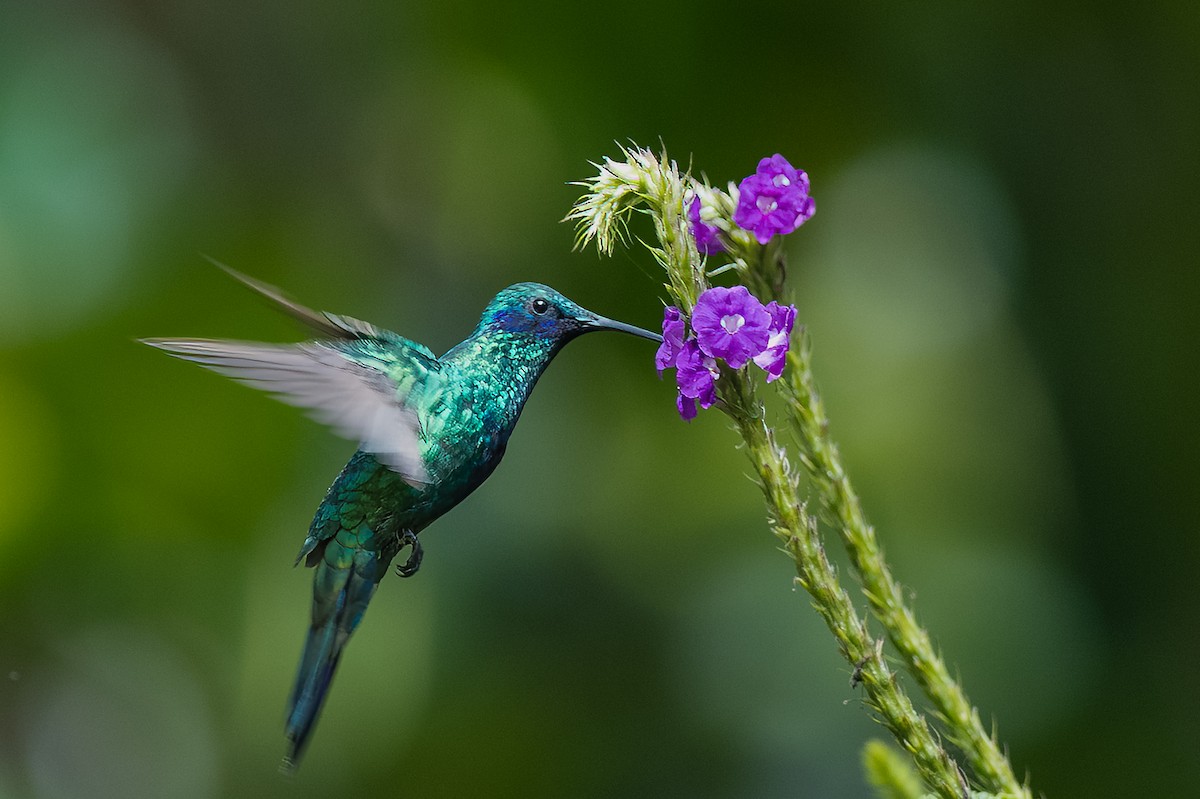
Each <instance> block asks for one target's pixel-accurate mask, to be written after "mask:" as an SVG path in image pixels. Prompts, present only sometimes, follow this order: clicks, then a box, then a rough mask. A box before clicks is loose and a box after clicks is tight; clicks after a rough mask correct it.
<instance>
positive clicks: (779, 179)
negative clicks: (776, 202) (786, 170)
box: [771, 175, 792, 188]
mask: <svg viewBox="0 0 1200 799" xmlns="http://www.w3.org/2000/svg"><path fill="white" fill-rule="evenodd" d="M771 182H772V183H774V184H775V185H776V186H778V187H780V188H783V187H784V186H790V185H792V182H791V181H790V180H788V176H787V175H776V176H775V177H774V178H772V179H771Z"/></svg>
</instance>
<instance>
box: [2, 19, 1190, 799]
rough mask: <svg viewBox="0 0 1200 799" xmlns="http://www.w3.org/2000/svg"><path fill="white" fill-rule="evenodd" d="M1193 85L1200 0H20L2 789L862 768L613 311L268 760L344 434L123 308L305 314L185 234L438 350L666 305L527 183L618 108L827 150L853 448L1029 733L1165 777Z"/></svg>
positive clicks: (814, 300) (835, 327)
mask: <svg viewBox="0 0 1200 799" xmlns="http://www.w3.org/2000/svg"><path fill="white" fill-rule="evenodd" d="M1198 83H1200V13H1198V12H1197V7H1196V5H1195V4H1194V3H1188V2H1177V3H1171V2H1150V3H1142V4H1137V5H1136V6H1133V7H1130V6H1126V5H1121V4H1110V5H1103V4H1088V3H1074V2H1069V0H1058V1H1057V2H1045V3H1013V2H978V3H971V4H961V3H953V2H935V3H928V4H921V6H920V7H917V6H913V5H911V4H907V5H903V6H896V7H894V8H889V7H888V6H886V5H881V4H878V3H863V2H843V3H837V4H811V3H803V4H802V3H791V4H776V3H767V4H745V5H736V4H735V5H732V6H731V5H730V4H728V3H724V2H710V1H698V0H692V2H687V3H683V2H668V3H644V2H625V1H624V0H621V1H619V2H612V3H606V4H603V5H602V6H601V5H595V4H574V3H562V2H533V3H516V4H492V3H485V2H465V3H438V2H430V1H429V0H416V1H414V2H402V3H382V2H380V3H343V4H333V3H311V2H301V3H290V4H283V3H277V4H264V3H251V4H242V3H234V2H227V1H226V0H218V2H212V3H186V2H179V1H178V0H167V1H166V2H137V1H136V0H135V1H134V2H88V3H84V2H77V3H67V2H53V1H51V2H43V3H37V4H34V3H20V2H16V1H15V0H4V1H3V2H0V796H3V797H5V799H25V798H26V797H36V798H37V799H43V798H44V799H66V798H67V797H96V798H97V799H107V798H108V797H130V796H147V797H167V798H175V797H178V798H179V799H203V798H204V797H246V796H254V797H258V796H263V797H272V796H278V797H284V796H287V797H293V796H295V797H316V796H328V795H333V794H335V793H336V794H337V795H347V796H455V795H458V796H468V795H475V796H517V795H519V796H524V797H535V796H547V797H558V796H580V797H590V796H597V797H599V796H712V797H733V796H739V797H740V796H762V797H774V796H780V797H782V796H806V797H807V796H812V797H867V796H869V795H870V791H869V789H868V788H867V787H866V785H865V784H864V781H863V778H862V776H861V773H860V769H859V766H858V757H859V751H860V749H861V746H862V744H863V742H864V741H865V740H867V739H868V738H869V737H871V736H874V735H881V734H882V731H881V730H880V729H879V728H878V727H877V726H876V725H875V724H874V723H873V722H872V721H871V720H870V718H869V716H868V714H867V712H865V710H864V708H863V707H862V706H861V705H862V699H863V696H862V693H861V689H859V690H853V689H851V687H850V685H849V672H850V668H849V667H848V666H847V664H845V663H844V662H841V661H840V660H839V659H838V657H837V655H836V653H835V649H834V646H833V643H832V640H831V639H830V638H829V636H828V635H827V633H826V632H825V631H824V629H823V628H822V626H821V623H820V622H819V621H818V619H817V617H816V616H815V614H814V613H813V612H812V611H811V610H810V608H809V607H808V602H807V599H806V597H805V595H804V594H803V593H802V592H796V591H793V590H792V584H791V576H792V572H791V571H790V568H789V563H788V561H787V559H786V558H785V557H784V556H783V555H781V554H780V553H779V552H778V551H777V549H776V544H775V541H774V540H773V538H772V537H771V536H770V535H769V533H768V532H767V530H766V527H765V525H764V518H763V511H762V508H761V503H760V501H759V497H758V495H757V491H756V489H755V487H754V486H753V484H752V483H751V482H750V481H749V480H748V479H746V474H747V468H746V464H745V463H744V462H743V459H742V458H743V456H742V455H741V454H740V453H738V452H737V451H735V450H734V444H735V438H734V435H733V434H732V433H731V431H730V430H729V429H728V427H727V425H726V424H725V423H724V422H723V421H722V419H721V418H720V417H719V416H718V415H717V414H715V413H708V414H704V415H702V416H701V418H700V419H698V420H697V421H696V422H695V423H693V424H691V425H685V424H683V423H682V422H680V421H679V419H678V418H676V416H675V411H674V409H673V392H672V387H671V385H670V382H669V381H666V382H659V381H658V380H657V379H655V375H654V372H653V369H652V364H651V354H652V352H653V347H652V346H651V345H649V344H648V343H647V342H644V341H638V340H636V339H633V338H625V337H619V336H595V337H588V338H586V339H584V340H582V341H580V342H578V343H575V344H573V345H571V347H569V348H568V349H567V351H566V352H565V353H564V354H563V355H562V356H561V357H560V359H559V360H558V362H556V363H555V364H554V366H553V367H552V368H551V369H550V370H549V372H548V373H547V375H546V377H545V378H544V379H543V381H542V383H541V385H540V386H539V387H538V390H537V391H536V392H535V393H534V396H533V398H532V400H531V402H530V403H529V406H528V407H527V409H526V413H525V416H524V418H523V420H522V422H521V425H520V428H519V429H518V431H517V433H516V435H515V436H514V438H513V440H512V442H511V446H510V447H509V451H508V456H507V458H506V461H505V463H504V464H503V466H502V467H501V468H500V469H499V471H498V472H497V473H496V474H495V475H494V476H493V477H492V479H491V480H490V481H489V482H488V483H487V484H486V485H485V486H484V487H483V488H481V489H480V490H479V491H478V492H477V493H476V494H475V495H474V496H472V497H471V498H470V499H468V500H467V501H466V502H465V503H464V504H463V505H462V506H461V507H460V508H459V509H457V510H456V511H455V512H454V513H452V514H451V515H449V516H448V517H446V518H444V519H443V520H441V521H440V522H438V523H437V524H436V525H435V526H434V527H432V528H431V529H430V530H429V531H428V532H427V533H426V535H425V536H423V539H424V541H425V548H426V554H427V557H426V560H425V565H424V568H423V570H422V572H421V574H420V575H419V576H418V577H417V578H416V579H413V580H409V581H402V580H399V579H396V578H389V579H388V580H385V581H384V583H383V585H382V587H381V589H380V591H379V593H378V595H377V598H376V600H375V602H374V603H373V606H372V609H371V611H370V613H368V614H367V617H366V620H365V622H364V624H363V626H362V628H361V629H360V631H359V632H358V634H357V635H356V637H355V640H354V641H353V643H352V645H351V646H350V648H349V650H348V655H347V657H346V658H345V659H344V662H343V666H342V668H341V670H340V674H339V676H338V679H337V680H336V682H335V685H334V688H333V692H332V697H331V699H330V701H329V703H328V706H327V708H326V712H325V714H324V717H323V719H322V721H321V724H320V726H319V728H318V730H317V734H316V736H315V739H314V741H313V744H312V747H311V749H310V752H309V756H308V758H307V760H306V762H305V763H304V764H303V767H302V769H301V770H300V772H299V773H298V774H297V775H296V776H294V777H292V778H290V779H289V778H285V777H282V776H280V775H279V774H278V773H277V772H276V766H277V764H278V760H279V757H280V756H281V754H282V752H283V738H282V716H283V705H284V701H285V699H286V696H287V692H288V690H289V687H290V684H291V680H292V676H293V669H294V666H295V661H296V659H297V657H298V654H299V649H300V645H301V639H302V636H303V631H304V629H305V625H306V618H307V613H308V597H309V577H310V575H309V574H308V573H306V572H304V571H303V570H297V569H293V568H292V567H291V562H292V558H293V556H294V554H295V551H296V549H297V548H298V546H299V544H300V542H301V540H302V538H303V535H304V532H305V530H306V528H307V525H308V522H309V519H310V518H311V514H312V511H313V510H314V509H315V507H316V504H317V503H318V501H319V499H320V497H321V495H322V492H323V491H324V489H325V487H326V486H327V485H328V484H329V482H330V481H331V480H332V479H333V477H334V476H335V475H336V473H337V471H338V470H339V468H340V466H341V464H342V463H343V462H344V460H345V459H346V458H347V457H348V456H349V454H350V453H351V451H352V449H353V445H352V444H349V443H346V442H343V441H340V440H337V439H335V438H334V437H333V436H332V435H331V434H329V433H328V432H327V431H325V430H324V429H322V428H320V427H319V426H317V425H316V424H314V423H311V422H309V421H308V420H306V419H305V418H304V417H303V416H302V415H301V414H300V413H299V412H297V411H295V409H292V408H288V407H286V406H283V405H280V404H278V403H275V402H272V401H271V400H269V399H267V398H265V397H263V396H260V395H258V394H256V393H253V392H251V391H248V390H247V389H245V388H243V387H240V386H238V385H236V384H234V383H232V382H230V381H226V380H223V379H221V378H219V377H217V376H215V375H213V374H210V373H207V372H204V371H202V370H200V369H197V368H195V367H192V366H191V365H188V364H184V363H179V362H176V361H173V360H170V359H167V358H164V357H163V356H162V355H161V354H160V353H156V352H153V351H151V350H150V349H148V348H145V347H142V346H140V345H138V344H136V343H134V341H133V339H134V338H135V337H137V336H154V335H160V336H161V335H197V336H227V337H240V338H260V339H266V340H278V341H286V340H294V339H296V338H297V337H299V336H300V335H301V334H302V331H300V330H298V329H297V328H296V327H295V326H294V325H293V324H292V323H291V322H290V321H289V320H286V319H283V318H281V317H279V316H278V315H275V314H273V313H272V312H270V311H269V310H267V309H266V308H265V307H264V306H263V305H262V304H261V303H259V302H257V301H256V300H255V299H254V298H253V297H252V296H250V295H249V294H248V293H247V292H245V291H244V290H242V289H241V288H239V287H238V286H237V285H235V284H234V283H232V281H230V280H228V279H227V278H226V277H225V276H223V275H222V274H221V273H220V272H219V271H218V270H216V269H214V268H213V267H211V266H210V265H209V264H208V263H207V262H205V261H204V260H203V258H202V257H201V255H202V254H207V255H211V256H213V257H215V258H218V259H220V260H222V261H225V262H227V263H229V264H231V265H233V266H235V267H236V268H238V269H241V270H243V271H246V272H248V273H250V274H252V275H255V276H257V277H260V278H262V279H264V280H267V281H269V282H273V283H276V284H278V285H282V286H284V287H286V288H287V289H288V290H289V291H290V292H291V293H292V294H294V295H295V296H297V297H298V298H299V299H301V300H302V301H306V302H308V303H309V304H312V305H315V306H317V307H322V308H327V309H330V310H334V311H340V312H344V313H349V314H351V315H354V316H357V317H359V318H363V319H369V320H372V321H375V322H378V323H380V324H383V325H385V326H388V327H392V328H394V329H396V330H398V331H401V332H403V333H404V334H406V335H409V336H412V337H414V338H417V339H419V340H422V341H424V342H426V343H428V344H429V345H430V346H431V347H432V348H434V349H435V350H438V351H443V350H445V349H447V348H448V347H449V346H451V345H452V344H453V343H455V342H456V341H458V340H459V339H460V338H462V337H463V336H465V335H466V334H467V333H468V332H469V331H470V329H471V328H472V327H473V325H474V323H475V320H476V319H477V315H478V313H479V310H480V309H481V308H482V306H483V305H484V304H485V302H486V301H487V299H488V298H489V297H490V296H491V295H492V293H494V292H495V291H496V290H497V289H499V288H501V287H502V286H504V285H507V284H509V283H512V282H516V281H519V280H540V281H544V282H548V283H551V284H553V285H554V286H556V287H558V288H560V289H561V290H562V291H564V293H566V294H568V295H569V296H571V297H573V298H575V299H577V300H578V301H580V302H581V303H583V304H585V305H587V306H588V307H591V308H593V309H595V310H596V311H598V312H601V313H604V314H606V315H610V316H614V317H617V318H621V319H624V320H626V321H629V322H632V323H635V324H641V325H644V326H649V327H653V326H655V325H656V324H657V321H658V319H659V318H660V309H661V305H660V299H659V296H660V292H659V289H658V284H659V282H660V280H659V275H658V274H656V272H655V269H654V267H653V264H652V263H651V261H650V259H649V258H648V257H647V256H646V255H645V254H644V253H640V252H631V253H629V254H619V255H617V256H616V257H614V258H612V259H599V258H597V257H596V255H595V253H594V252H590V251H589V252H584V253H572V252H571V246H572V239H573V234H572V230H571V229H570V227H569V226H567V225H565V224H560V223H559V221H558V220H559V219H561V218H562V217H563V215H564V214H565V213H566V211H567V209H568V208H569V206H570V204H571V202H572V201H573V200H574V199H575V197H576V193H577V191H578V190H577V189H576V188H574V187H571V186H569V185H567V182H568V181H570V180H575V179H579V178H583V177H586V176H588V175H589V174H591V173H592V171H593V170H592V168H591V167H589V166H588V163H587V162H588V160H598V159H599V158H600V157H602V156H604V155H606V154H613V153H615V151H616V146H615V145H614V141H616V140H620V141H626V140H627V139H629V138H632V139H635V140H637V141H638V142H641V143H646V144H652V145H656V144H657V143H658V142H660V141H661V142H662V143H664V144H665V145H666V146H667V147H668V148H669V150H670V152H671V153H672V154H673V155H674V156H675V157H677V158H679V159H681V160H682V161H684V162H687V161H688V160H689V159H692V163H693V164H694V167H695V168H696V170H697V171H703V172H704V173H706V174H707V175H708V176H709V177H710V178H711V179H713V180H716V181H720V182H724V181H727V180H737V179H739V178H741V177H742V176H744V175H746V174H748V173H749V172H751V171H752V170H753V168H754V165H755V163H756V162H757V160H758V158H760V157H761V156H763V155H769V154H771V153H774V152H780V153H783V154H784V155H786V156H787V157H788V158H789V159H791V160H792V162H793V163H795V164H797V165H798V166H801V167H803V168H805V169H807V170H808V171H809V173H810V175H811V177H812V184H813V194H814V196H815V197H816V199H817V207H818V213H817V215H816V217H815V218H814V219H813V220H812V221H811V222H810V223H809V224H808V225H807V226H805V227H804V228H803V229H802V230H801V231H800V232H799V233H797V234H795V235H794V236H792V237H791V238H792V241H791V244H790V245H789V246H790V247H791V248H792V249H791V253H790V256H791V266H792V268H791V276H792V291H793V292H794V298H795V301H796V303H797V304H798V305H799V307H800V316H801V318H802V320H803V321H804V322H806V323H807V324H808V325H809V326H810V328H811V329H812V331H813V337H814V339H815V344H816V357H817V370H818V375H819V379H820V382H821V384H822V386H823V388H824V390H825V393H826V396H827V403H828V407H829V410H830V413H831V414H832V417H833V420H834V424H835V434H836V437H837V438H838V439H839V440H840V441H841V442H842V446H843V449H844V452H845V455H846V458H847V460H848V461H849V464H850V466H851V469H852V473H853V475H854V478H855V480H856V483H857V485H858V486H859V488H860V491H861V492H862V494H863V496H864V500H865V503H866V506H867V508H868V511H869V513H870V515H871V517H872V519H873V521H874V522H875V523H876V525H877V527H878V528H879V530H880V534H881V536H882V538H883V540H884V542H885V543H886V546H887V549H888V551H889V553H890V555H891V557H892V559H893V560H894V563H895V567H896V570H897V573H898V575H899V577H900V578H901V579H902V580H903V582H904V583H905V584H906V585H907V586H909V587H910V588H911V591H912V595H913V597H914V602H915V604H916V607H917V609H918V612H919V614H920V616H921V618H922V619H923V620H924V621H926V622H927V623H928V624H929V626H930V627H931V628H932V630H933V631H934V635H935V637H936V638H937V640H938V642H939V644H940V645H941V647H942V648H943V650H944V652H945V653H946V656H947V658H948V660H949V661H950V662H951V663H952V664H953V665H954V666H955V667H956V668H957V669H958V670H959V672H960V673H961V675H962V677H963V679H964V681H965V685H966V687H967V690H968V693H969V694H970V695H971V696H972V698H973V699H974V700H975V701H976V702H977V703H978V704H979V705H980V706H981V708H982V710H983V712H984V715H985V717H992V716H994V717H995V718H996V719H997V720H998V722H999V729H1000V732H1001V736H1002V738H1003V739H1004V741H1005V742H1006V743H1007V744H1008V746H1009V747H1010V749H1011V753H1012V756H1013V759H1014V763H1015V764H1016V766H1017V768H1018V770H1020V771H1024V770H1028V773H1029V774H1030V775H1031V776H1032V780H1033V785H1034V787H1035V789H1036V790H1038V791H1044V792H1045V793H1046V794H1047V795H1049V796H1051V797H1066V796H1180V795H1186V794H1190V793H1194V791H1195V786H1196V785H1197V784H1198V783H1200V758H1197V757H1196V753H1195V745H1196V741H1197V740H1198V737H1200V723H1198V722H1197V719H1200V693H1198V692H1197V690H1196V685H1197V684H1198V679H1200V665H1198V664H1200V625H1198V622H1197V602H1196V599H1195V587H1196V575H1197V572H1198V567H1200V536H1198V535H1197V518H1198V514H1197V511H1198V508H1197V493H1196V484H1197V480H1196V477H1197V469H1196V466H1195V463H1196V461H1195V453H1196V452H1197V450H1198V449H1200V441H1198V433H1197V425H1196V424H1195V417H1194V410H1195V407H1196V400H1195V397H1196V396H1197V391H1198V389H1200V385H1198V376H1200V370H1198V369H1197V368H1196V356H1195V348H1196V343H1197V338H1198V337H1197V324H1196V321H1195V320H1196V315H1195V314H1194V313H1193V310H1192V306H1193V304H1194V303H1195V301H1196V299H1197V298H1198V297H1200V283H1198V281H1197V279H1196V256H1195V253H1196V251H1197V245H1198V244H1200V224H1198V223H1197V213H1196V212H1197V191H1196V186H1197V184H1198V179H1200V169H1198V164H1197V161H1198V158H1200V156H1198V153H1200V147H1198V146H1197V143H1198V142H1200V92H1198V91H1197V85H1198ZM833 547H834V548H835V549H836V545H833ZM864 604H865V602H864Z"/></svg>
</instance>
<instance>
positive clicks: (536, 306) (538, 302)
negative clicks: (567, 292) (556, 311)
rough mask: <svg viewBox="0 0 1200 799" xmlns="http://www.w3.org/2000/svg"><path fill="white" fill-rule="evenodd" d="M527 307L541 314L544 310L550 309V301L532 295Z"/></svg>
mask: <svg viewBox="0 0 1200 799" xmlns="http://www.w3.org/2000/svg"><path fill="white" fill-rule="evenodd" d="M529 309H530V310H531V311H533V312H534V313H535V314H537V315H538V316H541V315H542V314H544V313H545V312H546V311H548V310H550V303H548V302H546V301H545V300H544V299H542V298H541V297H534V298H533V302H531V303H529Z"/></svg>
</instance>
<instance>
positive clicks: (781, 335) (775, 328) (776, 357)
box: [754, 302, 796, 383]
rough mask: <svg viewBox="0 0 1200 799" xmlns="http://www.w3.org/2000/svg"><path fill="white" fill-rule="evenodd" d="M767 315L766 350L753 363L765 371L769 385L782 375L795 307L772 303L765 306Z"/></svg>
mask: <svg viewBox="0 0 1200 799" xmlns="http://www.w3.org/2000/svg"><path fill="white" fill-rule="evenodd" d="M767 313H768V314H770V316H771V328H770V338H769V339H768V340H767V348H766V349H764V350H763V351H762V352H760V353H759V354H758V355H755V356H754V362H755V363H756V364H758V365H759V366H761V367H762V368H763V369H764V370H765V371H766V373H767V382H768V383H770V382H771V381H772V380H775V379H777V378H778V377H779V376H780V375H781V374H783V365H784V363H785V362H786V361H787V351H788V345H789V344H790V343H791V338H792V327H793V326H794V325H795V324H796V306H795V305H780V304H779V303H777V302H772V303H771V304H770V305H768V306H767Z"/></svg>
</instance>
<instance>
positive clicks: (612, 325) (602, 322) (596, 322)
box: [584, 314, 662, 342]
mask: <svg viewBox="0 0 1200 799" xmlns="http://www.w3.org/2000/svg"><path fill="white" fill-rule="evenodd" d="M584 325H585V327H584V330H586V331H591V330H619V331H620V332H622V333H629V334H630V335H632V336H638V337H639V338H648V339H650V340H651V341H658V342H661V341H662V336H660V335H659V334H658V333H651V332H650V331H649V330H643V329H642V328H640V327H634V326H633V325H627V324H625V323H624V322H617V321H615V320H613V319H609V318H607V317H604V316H599V315H597V314H592V318H591V319H587V320H585V321H584Z"/></svg>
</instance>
